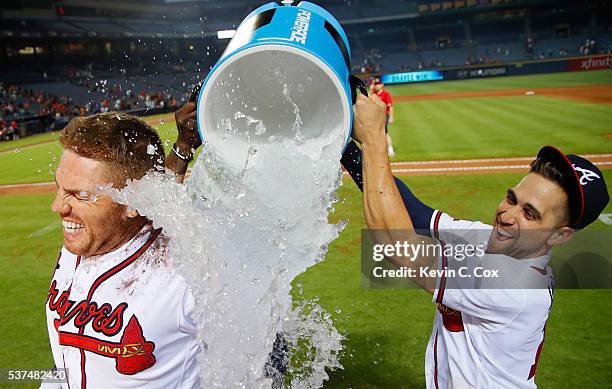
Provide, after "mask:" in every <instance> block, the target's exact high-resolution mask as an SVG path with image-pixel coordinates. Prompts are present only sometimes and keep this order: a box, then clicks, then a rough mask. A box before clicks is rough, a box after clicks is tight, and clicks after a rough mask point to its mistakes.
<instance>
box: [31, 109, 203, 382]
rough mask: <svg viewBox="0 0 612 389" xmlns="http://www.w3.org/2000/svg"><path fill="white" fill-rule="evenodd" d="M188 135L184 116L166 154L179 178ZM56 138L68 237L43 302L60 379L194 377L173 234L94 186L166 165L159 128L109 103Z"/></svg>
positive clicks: (187, 304) (121, 182)
mask: <svg viewBox="0 0 612 389" xmlns="http://www.w3.org/2000/svg"><path fill="white" fill-rule="evenodd" d="M179 118H180V119H182V120H183V119H184V118H183V117H182V116H181V115H178V114H177V123H178V122H179V120H178V119H179ZM190 141H191V142H192V141H193V140H191V139H189V138H188V137H187V139H185V137H183V136H181V132H180V124H179V140H178V141H177V143H176V144H175V145H174V148H173V150H174V151H173V153H174V154H175V155H174V156H172V157H170V158H169V162H170V163H172V164H173V165H172V166H171V167H172V168H174V169H175V171H177V174H178V176H179V180H180V179H181V177H182V174H184V172H185V169H186V166H187V163H188V160H189V158H190V157H191V156H190V154H189V151H190V150H191V149H194V148H196V147H197V145H196V144H189V142H190ZM60 142H61V145H62V147H63V153H62V157H61V160H60V163H59V167H58V169H57V172H56V182H57V188H58V190H57V195H56V198H55V200H54V201H53V204H52V207H51V208H52V210H53V211H54V212H55V213H57V214H58V215H59V216H60V217H61V219H62V223H63V226H64V247H63V248H62V250H61V252H60V254H59V256H58V258H57V265H56V266H55V270H54V273H53V277H52V280H51V285H50V288H49V293H48V296H47V304H46V312H47V325H48V331H49V340H50V343H51V350H52V353H53V359H54V361H55V365H56V367H57V368H65V369H66V373H67V378H68V380H67V383H65V384H62V385H61V387H63V388H71V389H74V388H83V389H85V388H136V387H142V388H195V387H198V364H197V362H196V355H197V353H198V350H199V348H198V342H197V340H196V326H195V323H194V321H193V318H192V312H193V307H194V301H193V297H192V295H191V293H190V291H189V289H188V287H187V285H186V284H185V281H184V279H183V278H182V277H181V276H180V275H179V274H177V273H176V271H175V270H174V268H173V266H172V261H173V259H172V258H171V256H170V255H169V254H168V250H167V248H168V239H167V238H166V237H165V236H164V234H163V233H162V231H161V230H159V229H157V230H156V229H154V228H153V227H152V224H151V222H150V221H149V220H147V219H146V218H145V217H143V216H141V215H139V214H138V213H137V212H136V211H132V210H128V208H127V207H126V206H124V205H120V204H118V203H116V202H114V201H113V200H112V198H110V197H109V196H105V195H100V194H99V193H97V191H96V189H97V188H98V187H99V186H101V185H112V186H113V187H116V188H121V187H123V186H125V184H126V180H128V179H132V180H134V179H139V178H141V177H142V176H143V175H144V174H145V173H146V172H148V171H149V170H151V169H161V168H162V167H163V164H164V153H163V147H162V144H161V141H160V139H159V136H158V135H157V133H156V132H155V131H154V130H153V129H152V128H151V127H150V126H149V125H148V124H146V123H145V122H143V121H142V120H140V119H138V118H136V117H134V116H131V115H127V114H123V113H118V112H112V113H104V114H97V115H93V116H89V117H79V118H75V119H73V120H72V121H71V122H70V123H69V124H68V126H67V127H66V128H64V129H63V130H62V132H61V135H60ZM44 386H45V384H43V387H44Z"/></svg>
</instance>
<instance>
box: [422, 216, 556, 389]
mask: <svg viewBox="0 0 612 389" xmlns="http://www.w3.org/2000/svg"><path fill="white" fill-rule="evenodd" d="M492 228H493V227H492V226H489V225H486V224H483V223H480V222H470V221H465V220H456V219H453V218H452V217H450V216H449V215H447V214H445V213H442V212H439V211H436V212H434V214H433V216H432V221H431V230H432V236H434V237H436V238H437V239H439V240H440V241H441V242H442V244H443V245H444V244H447V245H448V244H450V245H452V244H457V243H458V241H459V242H469V243H472V244H482V245H484V247H486V244H487V243H488V238H489V236H490V232H491V231H492ZM451 231H452V233H451ZM445 240H446V242H445ZM481 254H482V253H481ZM453 260H454V258H450V257H449V258H447V257H445V256H444V255H443V256H442V257H441V258H440V262H439V264H438V268H439V269H443V268H445V267H447V265H448V264H449V263H450V261H453ZM548 260H549V255H545V256H542V257H538V258H533V259H521V260H516V259H514V258H511V257H509V256H505V255H493V254H484V256H481V257H479V258H475V257H470V258H465V259H463V262H462V263H464V264H466V265H469V266H470V267H473V265H474V263H475V261H478V263H480V264H483V266H484V268H488V267H487V265H486V264H487V263H492V264H493V265H492V266H491V268H493V267H495V268H500V267H503V268H505V269H506V270H507V269H508V268H511V269H512V271H513V272H514V273H513V274H515V277H516V278H514V277H510V278H512V279H511V280H508V279H506V280H503V281H504V282H508V281H510V282H514V281H513V280H519V279H521V280H523V281H524V280H527V281H529V283H526V284H525V285H527V284H529V285H531V282H533V284H539V285H546V286H545V287H544V288H539V289H510V288H508V289H505V288H501V289H500V288H496V289H494V288H495V282H496V281H495V280H493V281H488V280H483V279H482V278H475V277H471V278H467V279H465V280H462V281H460V282H461V283H462V284H460V285H459V286H460V287H459V286H458V285H456V284H455V286H454V287H447V286H449V285H447V279H446V277H445V276H441V277H438V279H437V285H436V289H435V291H434V294H433V301H434V303H436V304H438V309H437V311H436V314H435V319H434V326H433V331H432V334H431V338H430V339H429V344H428V345H427V352H426V356H425V376H426V381H427V388H429V389H438V388H483V389H492V388H536V384H535V373H536V368H537V365H538V359H539V356H540V352H541V350H542V346H543V343H544V335H545V329H546V320H547V319H548V313H549V310H550V308H551V307H552V300H553V281H554V280H553V277H552V270H551V269H550V267H549V266H548ZM507 274H508V273H506V275H507ZM506 278H508V277H506ZM453 281H454V280H453ZM488 282H490V285H489V287H490V289H487V286H488V285H487V283H488ZM517 282H518V281H517ZM515 285H519V284H518V283H517V284H515ZM521 285H523V284H521Z"/></svg>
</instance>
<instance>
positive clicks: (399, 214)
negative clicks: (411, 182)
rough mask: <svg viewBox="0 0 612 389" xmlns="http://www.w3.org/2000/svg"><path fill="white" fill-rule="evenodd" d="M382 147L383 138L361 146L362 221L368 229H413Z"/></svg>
mask: <svg viewBox="0 0 612 389" xmlns="http://www.w3.org/2000/svg"><path fill="white" fill-rule="evenodd" d="M382 139H383V140H384V138H382ZM386 147H387V146H386V143H385V142H383V141H376V142H372V143H369V144H363V145H362V150H363V158H364V161H363V179H364V189H363V200H364V201H363V206H364V214H365V218H366V223H367V224H368V227H369V228H371V229H385V230H390V229H407V230H414V228H413V226H412V221H411V220H410V217H409V215H408V213H407V212H406V208H405V206H404V203H403V201H402V198H401V195H400V193H399V191H398V190H397V187H396V185H395V179H394V177H393V174H392V173H391V166H390V165H389V158H388V157H387V151H386V150H387V149H386Z"/></svg>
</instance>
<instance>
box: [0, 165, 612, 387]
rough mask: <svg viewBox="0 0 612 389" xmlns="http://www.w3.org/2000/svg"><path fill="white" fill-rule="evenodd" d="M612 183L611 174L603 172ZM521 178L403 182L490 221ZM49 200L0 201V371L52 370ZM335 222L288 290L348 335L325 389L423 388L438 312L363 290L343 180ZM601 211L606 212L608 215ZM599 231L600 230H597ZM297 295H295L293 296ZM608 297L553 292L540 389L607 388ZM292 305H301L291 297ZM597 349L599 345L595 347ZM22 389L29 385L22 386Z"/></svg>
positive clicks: (413, 294)
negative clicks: (341, 225)
mask: <svg viewBox="0 0 612 389" xmlns="http://www.w3.org/2000/svg"><path fill="white" fill-rule="evenodd" d="M605 175H606V179H607V180H609V181H610V180H612V173H609V172H606V174H605ZM520 177H521V175H520V174H493V175H474V176H448V177H410V178H407V179H405V181H406V182H407V183H408V184H409V185H410V186H411V188H413V190H414V191H415V193H417V194H418V195H419V197H421V198H422V199H423V200H424V201H425V202H427V203H428V204H430V205H432V206H434V207H437V208H442V209H444V210H446V211H448V212H449V213H451V214H452V215H453V216H457V217H461V218H468V219H479V220H484V221H488V220H491V218H492V213H493V211H494V209H495V206H496V205H497V203H498V201H499V199H500V197H501V196H503V195H504V193H505V189H506V188H507V187H509V186H511V185H513V184H514V183H515V182H516V181H517V180H518V179H519V178H520ZM52 197H53V196H52V195H32V196H23V197H10V196H3V197H2V196H0V213H1V214H2V215H3V221H4V222H3V223H2V225H1V226H0V233H1V236H2V237H3V238H4V239H2V240H1V241H0V253H1V254H0V255H1V259H0V270H1V271H0V286H2V287H3V290H4V291H5V292H4V293H3V295H2V296H1V297H0V305H1V306H2V309H3V317H2V321H1V322H0V333H2V334H3V335H4V336H3V337H1V338H0V350H2V352H1V353H0V367H7V368H8V367H13V368H19V367H31V368H42V367H48V366H51V365H52V363H53V362H52V359H51V354H50V349H49V346H48V340H47V333H46V327H45V325H46V324H45V317H44V305H45V300H46V296H47V292H48V288H49V282H50V277H51V273H52V271H53V267H54V265H55V258H56V257H57V253H58V250H59V247H60V245H61V240H62V238H61V226H60V224H59V222H58V218H57V216H56V215H54V214H52V213H51V211H50V210H49V205H50V203H51V201H52ZM340 197H341V198H342V199H343V200H342V202H341V203H339V204H338V205H337V207H336V208H337V212H336V213H335V214H334V215H335V216H334V217H335V218H337V219H342V220H348V221H349V224H348V226H347V228H346V229H345V231H344V232H343V233H342V235H341V237H340V238H339V239H338V240H337V241H335V242H334V243H333V244H332V246H331V247H330V251H329V253H328V255H327V259H326V260H325V261H324V262H322V263H319V264H317V265H316V266H314V267H312V268H311V269H309V270H308V271H307V272H305V273H304V274H302V275H300V276H299V277H298V278H297V279H296V280H295V281H294V285H298V284H299V285H300V286H301V287H302V288H303V298H308V299H311V298H315V297H318V298H319V301H320V303H321V304H322V305H323V306H324V307H325V308H326V309H327V310H329V311H330V312H331V313H332V315H333V316H334V322H335V323H336V325H337V326H338V328H339V329H340V330H341V331H342V332H343V333H344V334H345V335H346V337H347V340H346V342H345V346H346V348H345V353H344V357H343V365H344V370H342V371H337V372H335V373H333V374H332V378H331V380H330V382H329V383H328V384H327V385H326V387H330V388H346V387H354V388H401V387H403V388H420V387H423V380H424V378H423V377H424V376H423V369H424V350H425V346H426V344H427V340H428V338H429V335H430V332H431V327H432V320H433V315H434V308H435V307H434V305H433V304H432V303H431V300H430V299H431V298H430V296H429V295H428V294H427V293H425V292H423V291H420V290H404V289H402V290H367V289H363V288H362V287H361V278H360V277H361V274H360V259H359V255H360V251H359V250H360V230H361V228H363V227H364V224H363V217H362V212H361V199H360V193H359V192H358V191H357V190H356V189H355V186H354V185H353V184H352V183H351V182H350V181H348V180H346V181H345V185H344V186H343V187H342V189H341V191H340ZM607 212H612V206H609V207H608V209H607ZM597 223H598V224H600V225H603V224H602V223H601V222H597ZM296 289H297V288H296ZM610 297H612V292H611V291H609V290H605V291H597V290H595V291H574V290H571V291H570V290H559V291H557V294H556V298H555V305H554V307H553V310H552V314H551V316H550V321H549V325H548V327H547V328H548V330H547V339H546V344H545V347H544V351H543V355H542V359H541V362H540V366H539V370H538V382H539V383H540V385H541V387H543V388H576V387H588V388H605V387H607V383H608V382H609V379H610V378H611V377H610V371H609V369H607V355H609V354H610V352H612V339H611V338H612V334H611V332H610V331H609V329H610V326H609V323H610V321H611V320H612V300H611V299H610ZM296 298H302V297H299V296H297V293H296ZM594 342H596V343H594ZM24 387H25V386H24Z"/></svg>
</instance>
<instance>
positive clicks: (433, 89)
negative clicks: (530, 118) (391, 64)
mask: <svg viewBox="0 0 612 389" xmlns="http://www.w3.org/2000/svg"><path fill="white" fill-rule="evenodd" d="M607 84H612V71H610V70H598V71H590V72H565V73H552V74H538V75H529V76H510V77H492V78H486V79H471V80H452V81H443V82H438V81H436V82H426V83H414V84H404V85H388V86H387V90H388V91H389V92H390V93H391V94H392V95H394V96H396V95H397V96H399V95H421V94H431V93H450V92H473V91H483V90H491V91H492V90H500V89H516V88H529V89H531V88H533V89H536V88H567V87H572V86H581V85H607Z"/></svg>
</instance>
